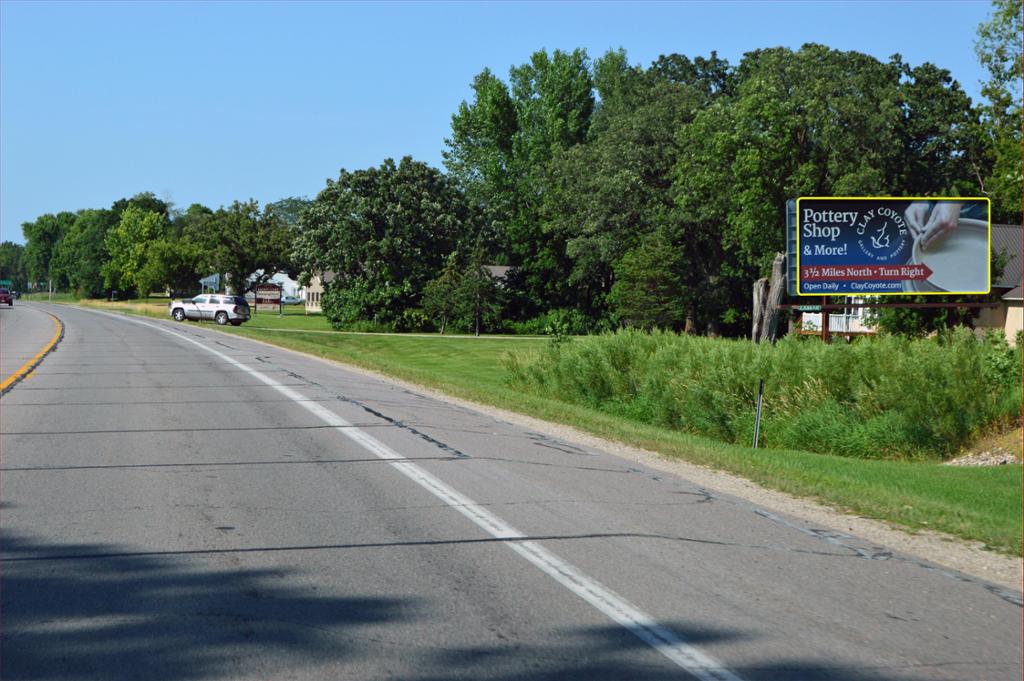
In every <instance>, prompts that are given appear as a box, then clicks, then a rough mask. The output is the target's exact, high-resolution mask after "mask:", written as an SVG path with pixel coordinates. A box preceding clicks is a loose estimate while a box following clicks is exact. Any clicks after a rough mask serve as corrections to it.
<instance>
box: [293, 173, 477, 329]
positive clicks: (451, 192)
mask: <svg viewBox="0 0 1024 681" xmlns="http://www.w3.org/2000/svg"><path fill="white" fill-rule="evenodd" d="M474 223H475V220H474V219H473V214H472V212H471V211H470V209H469V207H468V206H467V204H466V201H465V198H464V197H463V195H462V194H461V193H460V192H459V191H458V189H457V188H456V187H455V185H454V183H453V181H452V180H451V179H450V178H448V177H447V176H445V175H444V174H442V173H441V172H439V171H438V170H436V169H434V168H431V167H430V166H428V165H426V164H424V163H420V162H417V161H414V160H412V158H410V157H405V158H403V159H402V160H401V161H400V162H399V163H398V164H396V163H395V162H394V161H393V160H391V159H387V160H385V161H384V163H383V164H381V166H380V167H379V168H370V169H368V170H357V171H354V172H348V171H346V170H342V171H341V174H340V176H339V177H338V179H337V181H328V183H327V187H326V188H325V189H324V190H323V191H321V192H320V194H319V195H317V197H316V200H315V201H314V202H313V205H312V206H310V207H309V208H308V209H307V210H306V211H304V212H303V213H302V220H301V231H300V234H299V236H298V238H297V240H296V248H295V257H296V262H297V264H298V265H299V267H300V269H302V270H303V271H304V272H305V273H307V274H312V273H316V272H321V271H325V270H329V271H332V272H334V273H335V278H334V279H333V281H331V283H330V285H329V288H328V290H327V292H326V293H325V295H324V305H323V307H324V313H325V314H326V315H327V316H328V317H329V318H330V319H331V321H332V323H334V324H337V325H341V324H345V323H349V322H352V321H356V320H375V321H377V322H379V323H383V324H392V323H394V322H395V321H396V320H398V318H399V317H400V316H401V314H402V311H403V310H404V309H406V308H413V307H416V306H417V305H418V304H419V302H420V298H421V296H422V293H423V289H424V287H425V286H426V284H427V282H429V281H430V280H431V279H433V278H434V277H435V276H436V274H437V272H438V271H439V270H441V268H442V265H443V263H444V259H445V257H446V256H447V255H448V254H449V253H451V252H452V251H454V250H456V248H457V246H458V245H459V243H460V241H462V240H464V239H465V238H466V235H467V234H471V233H474V232H475V229H473V226H474Z"/></svg>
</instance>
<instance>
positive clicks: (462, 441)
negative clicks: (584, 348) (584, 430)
mask: <svg viewBox="0 0 1024 681" xmlns="http://www.w3.org/2000/svg"><path fill="white" fill-rule="evenodd" d="M36 310H49V311H52V312H54V313H55V314H56V315H58V316H59V317H60V318H61V319H62V320H63V322H64V324H65V336H64V339H63V341H62V342H61V343H60V345H59V346H58V348H57V350H56V351H55V352H54V353H52V354H51V355H49V356H48V357H47V358H46V359H45V360H44V361H43V363H42V364H41V365H40V366H39V367H38V368H37V369H36V371H35V372H34V374H33V375H32V376H31V378H29V379H28V380H25V381H23V382H21V383H19V384H18V385H16V386H15V387H14V388H13V389H12V390H11V391H10V392H8V393H7V394H6V395H4V396H3V398H2V400H0V452H2V459H0V468H2V471H0V509H2V510H0V513H2V518H0V526H2V544H0V618H2V619H0V631H2V632H3V639H2V648H0V676H2V677H3V678H4V679H12V680H13V679H171V680H177V679H205V678H231V679H342V678H344V679H403V680H404V679H408V680H410V681H412V680H416V681H426V680H428V679H430V680H442V679H467V680H469V679H474V680H476V679H494V680H508V681H512V680H526V679H551V680H555V679H558V680H565V679H580V680H583V679H586V680H588V681H589V680H598V679H652V680H660V679H687V678H703V679H747V680H751V681H752V680H762V679H801V680H802V679H831V680H833V681H855V680H857V681H859V680H867V679H970V680H972V681H973V680H978V679H1013V680H1015V681H1016V680H1017V679H1020V678H1021V673H1022V669H1021V616H1022V611H1021V606H1020V602H1021V599H1020V593H1017V592H1007V591H1005V590H1002V589H999V588H998V587H995V586H993V585H990V584H986V583H984V582H980V581H978V580H976V579H973V578H968V577H965V576H964V575H960V574H958V573H953V572H950V571H948V570H944V569H938V568H936V567H935V566H932V565H928V564H925V563H922V562H921V561H918V560H916V559H913V558H909V557H906V556H901V555H899V554H894V553H893V552H891V551H889V550H888V549H886V548H884V547H878V546H872V545H870V544H867V543H865V542H863V541H860V540H858V539H856V538H852V537H847V536H845V535H842V534H840V533H838V532H834V531H830V530H828V529H825V528H818V527H813V526H808V525H806V524H805V523H803V522H801V521H799V520H796V519H793V518H782V517H778V516H774V515H772V514H766V513H764V512H763V511H761V510H760V509H757V508H755V507H754V506H752V505H750V504H749V503H747V502H745V501H742V500H739V499H736V498H732V497H728V496H724V495H720V494H716V493H715V492H714V491H712V490H706V489H700V488H697V487H695V486H694V485H692V484H690V483H688V482H687V481H685V480H682V479H678V478H675V477H672V476H670V475H667V474H665V473H661V472H656V471H653V470H650V469H646V468H644V467H642V466H639V465H636V464H634V463H632V462H629V461H626V460H623V459H620V458H617V457H615V456H612V455H610V454H605V453H602V452H599V451H594V450H588V449H583V448H580V447H578V446H575V445H571V444H568V443H565V442H560V441H557V440H554V439H551V438H549V437H546V436H544V435H541V434H538V433H531V432H528V431H524V430H523V429H521V428H519V427H516V426H513V425H510V424H507V423H503V422H501V421H498V420H495V419H494V418H492V417H490V416H486V415H482V414H479V413H476V412H473V411H469V410H467V409H464V408H461V407H458V406H454V405H451V404H448V403H445V402H441V401H438V400H435V399H431V398H428V397H426V396H423V395H419V394H416V393H415V392H411V391H408V390H406V389H404V388H402V387H398V386H395V385H392V384H389V383H387V382H384V381H380V380H376V379H373V378H369V377H367V376H365V375H362V374H358V373H354V372H350V371H346V370H343V369H341V368H338V367H336V366H334V365H330V364H327V363H324V362H321V361H319V360H315V359H311V358H308V357H304V356H301V355H298V354H294V353H291V352H288V351H285V350H277V349H272V348H269V347H268V346H265V345H262V344H257V343H252V342H249V341H246V340H244V339H241V338H237V337H230V336H227V335H223V334H219V333H217V332H215V331H213V330H211V329H210V328H209V327H208V326H202V327H201V326H198V325H195V324H175V323H173V322H170V321H166V322H161V321H155V320H134V321H133V320H130V319H128V318H123V317H115V316H111V315H104V314H102V313H97V312H92V311H87V310H81V309H76V308H70V307H63V306H44V305H41V304H39V305H37V304H31V305H29V304H23V305H17V306H15V309H14V312H15V313H16V314H13V315H12V314H9V312H10V311H7V310H0V343H2V348H3V349H4V350H5V351H6V350H7V348H8V347H11V348H13V347H14V346H15V345H16V344H18V343H22V341H21V340H17V341H16V340H15V339H16V338H17V337H18V336H19V334H21V332H22V329H27V328H28V326H27V325H28V324H29V323H30V322H29V321H28V320H29V319H30V317H29V313H30V312H33V311H36ZM36 314H38V312H36ZM39 316H40V317H44V316H43V315H39ZM44 318H45V317H44ZM47 319H48V318H47ZM23 320H24V322H23ZM51 333H52V331H51ZM21 335H25V336H26V337H27V336H28V335H29V334H27V333H26V334H21ZM43 335H45V334H43ZM46 340H48V337H47V338H43V339H42V341H41V342H42V343H45V342H46ZM18 348H19V349H18V350H17V352H18V353H24V352H26V350H24V349H22V348H21V346H20V345H18ZM4 357H5V358H6V354H4ZM5 361H6V359H5Z"/></svg>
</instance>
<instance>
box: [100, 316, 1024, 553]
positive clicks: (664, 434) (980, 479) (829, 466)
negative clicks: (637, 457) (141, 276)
mask: <svg viewBox="0 0 1024 681" xmlns="http://www.w3.org/2000/svg"><path fill="white" fill-rule="evenodd" d="M84 304H86V305H87V306H89V307H97V308H101V309H119V310H123V311H126V312H134V313H136V314H145V315H148V316H154V317H161V318H164V319H166V318H167V303H166V301H159V302H158V301H155V300H150V301H134V302H124V303H104V302H101V301H85V303H84ZM298 312H299V314H295V313H291V314H287V315H285V316H284V317H283V318H278V317H276V315H268V317H273V319H274V320H275V322H274V323H275V324H276V325H277V326H275V327H273V328H271V327H270V323H269V322H268V323H266V324H265V325H264V323H263V320H261V319H260V316H261V315H258V316H257V318H256V319H254V320H253V321H252V322H250V323H249V324H246V325H244V326H241V327H238V328H233V327H225V328H224V329H223V330H224V331H225V332H227V333H231V334H237V335H240V336H246V337H250V338H254V339H258V340H262V341H265V342H269V343H273V344H275V345H279V346H281V347H286V348H292V349H295V350H300V351H303V352H308V353H310V354H313V355H317V356H321V357H326V358H329V359H334V360H337V361H340V362H345V363H348V364H352V365H356V366H361V367H365V368H368V369H373V370H376V371H380V372H382V373H385V374H389V375H392V376H395V377H398V378H402V379H405V380H408V381H411V382H414V383H418V384H421V385H425V386H429V387H432V388H437V389H439V390H442V391H444V392H446V393H448V394H451V395H454V396H456V397H462V398H465V399H470V400H474V401H477V402H481V403H484V404H490V405H494V406H497V407H501V408H505V409H510V410H513V411H517V412H521V413H524V414H529V415H531V416H535V417H538V418H542V419H545V420H549V421H555V422H558V423H565V424H568V425H571V426H575V427H577V428H579V429H581V430H584V431H587V432H590V433H593V434H595V435H598V436H601V437H605V438H608V439H612V440H617V441H620V442H625V443H628V444H632V445H636V446H639V447H643V448H646V449H650V450H653V451H657V452H659V453H661V454H663V455H665V456H669V457H678V458H680V459H684V460H686V461H690V462H693V463H698V464H703V465H707V466H711V467H714V468H717V469H721V470H725V471H729V472H731V473H735V474H737V475H740V476H743V477H745V478H747V479H749V480H753V481H754V482H757V483H759V484H761V485H763V486H765V487H769V488H772V489H777V490H781V491H783V492H788V493H790V494H794V495H797V496H803V497H809V498H813V499H816V500H818V501H821V502H823V503H826V504H829V505H831V506H833V507H835V508H838V509H840V510H843V511H847V512H851V513H854V514H857V515H861V516H865V517H869V518H876V519H879V520H884V521H887V522H891V523H893V524H896V525H900V526H902V527H904V528H907V529H910V530H919V529H932V530H937V531H941V532H946V533H948V534H951V535H954V536H957V537H961V538H963V539H970V540H977V541H980V542H983V543H984V544H985V545H986V546H988V547H990V548H992V549H994V550H997V551H1000V552H1003V553H1009V554H1013V555H1020V554H1021V517H1022V497H1021V490H1022V469H1021V466H996V467H987V468H968V467H950V466H943V465H940V464H937V463H931V462H906V461H877V460H874V461H873V460H863V459H855V458H849V457H841V456H830V455H823V454H813V453H809V452H803V451H796V450H788V449H759V450H751V449H749V448H748V447H744V446H739V445H732V444H727V443H723V442H717V441H715V440H711V439H708V438H704V437H700V436H696V435H689V434H685V433H680V432H676V431H672V430H668V429H664V428H659V427H655V426H649V425H644V424H641V423H637V422H635V421H631V420H628V419H626V418H622V417H618V416H614V415H610V414H607V413H602V412H599V411H596V410H594V409H589V408H586V407H582V406H576V405H571V404H567V403H564V402H561V401H557V400H553V399H547V398H543V397H538V396H536V395H532V394H528V393H524V392H520V391H517V390H514V389H512V388H511V387H509V384H508V371H507V369H506V367H505V361H506V358H507V356H508V355H509V353H510V352H515V353H519V354H523V353H527V354H528V353H531V352H539V351H540V349H541V348H542V347H543V346H544V344H545V343H547V342H548V341H547V340H545V339H538V338H518V337H500V336H498V337H481V338H471V337H439V336H434V337H429V336H407V335H388V334H357V333H324V331H326V330H327V328H328V327H327V325H326V322H325V320H323V319H322V318H320V317H304V316H303V315H302V314H301V310H299V311H298ZM316 324H322V325H323V326H322V327H316V326H315V325H316ZM211 326H212V325H211Z"/></svg>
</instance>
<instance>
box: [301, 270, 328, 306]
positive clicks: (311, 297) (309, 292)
mask: <svg viewBox="0 0 1024 681" xmlns="http://www.w3.org/2000/svg"><path fill="white" fill-rule="evenodd" d="M332 279H334V272H331V271H327V272H322V273H320V274H314V275H313V276H312V277H310V279H309V286H307V287H306V288H305V289H303V293H304V298H305V301H306V314H311V313H312V314H320V313H321V312H323V308H322V307H321V306H320V299H321V298H322V297H323V294H324V284H329V283H330V282H331V280H332Z"/></svg>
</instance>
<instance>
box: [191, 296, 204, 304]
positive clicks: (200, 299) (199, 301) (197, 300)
mask: <svg viewBox="0 0 1024 681" xmlns="http://www.w3.org/2000/svg"><path fill="white" fill-rule="evenodd" d="M192 302H193V303H195V304H196V305H202V304H204V303H205V302H206V296H196V297H195V298H193V299H192Z"/></svg>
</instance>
